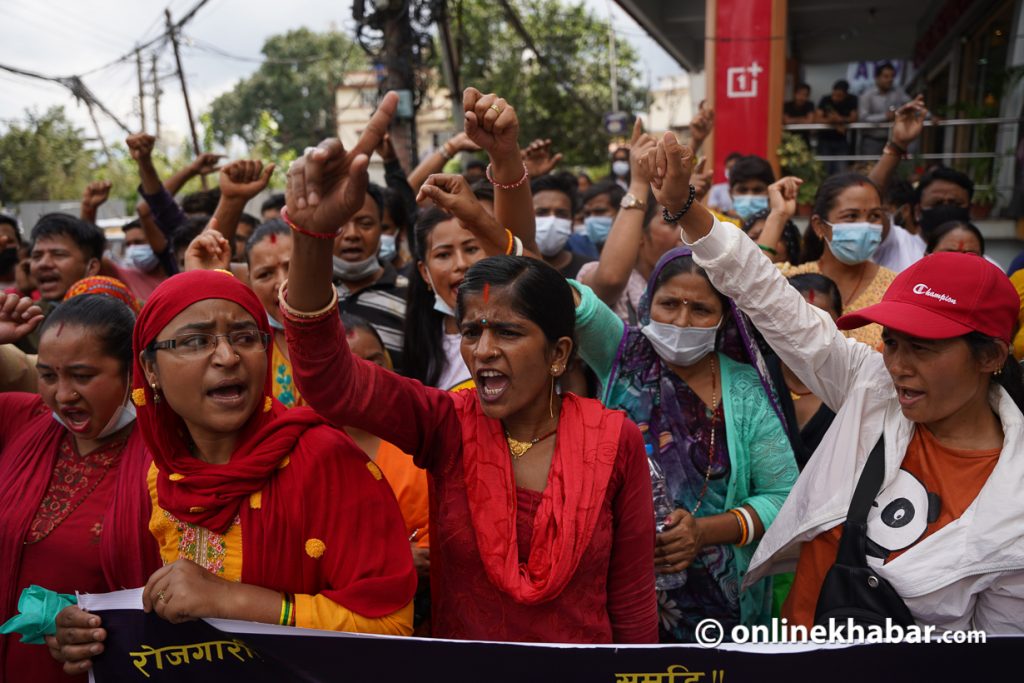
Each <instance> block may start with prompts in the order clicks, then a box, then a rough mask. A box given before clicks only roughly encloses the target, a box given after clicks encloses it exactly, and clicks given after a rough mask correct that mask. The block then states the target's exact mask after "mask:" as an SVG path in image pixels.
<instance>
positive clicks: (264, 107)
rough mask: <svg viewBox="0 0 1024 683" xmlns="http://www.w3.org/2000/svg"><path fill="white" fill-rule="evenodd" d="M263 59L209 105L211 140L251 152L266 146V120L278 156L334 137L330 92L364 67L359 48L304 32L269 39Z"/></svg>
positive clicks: (338, 37)
mask: <svg viewBox="0 0 1024 683" xmlns="http://www.w3.org/2000/svg"><path fill="white" fill-rule="evenodd" d="M263 55H264V57H265V61H264V62H263V63H262V64H260V67H259V68H258V69H257V70H256V72H255V73H253V74H252V75H251V76H249V77H248V78H245V79H242V80H240V81H239V82H238V83H237V84H236V85H235V87H234V88H232V89H231V90H230V91H228V92H226V93H224V94H223V95H221V96H220V97H218V98H217V99H215V100H214V101H213V103H212V104H211V105H210V110H209V116H208V119H207V120H208V121H209V129H210V130H212V131H213V137H214V139H215V140H216V141H217V142H219V143H221V144H225V145H226V144H227V143H228V142H229V141H230V140H231V138H232V137H233V136H235V135H237V136H238V137H240V138H241V139H242V140H244V141H245V143H246V144H248V145H249V147H250V148H251V149H256V148H257V147H260V146H265V143H266V131H267V125H268V121H267V117H268V116H269V118H270V120H271V121H272V122H273V124H275V125H276V144H278V145H280V150H281V152H284V151H288V150H290V151H293V152H301V151H302V150H303V149H304V148H305V147H306V146H308V145H315V144H317V143H318V142H320V141H321V140H323V139H324V138H326V137H332V136H334V135H337V130H336V125H335V116H334V92H335V89H336V88H337V86H338V85H340V83H341V79H342V77H343V75H344V73H345V72H346V71H351V70H353V69H360V68H365V67H366V59H365V56H364V54H363V51H362V49H361V48H360V47H359V45H357V44H356V43H354V42H353V41H352V40H350V39H349V38H348V37H346V36H344V35H342V34H341V33H338V32H329V33H316V32H314V31H310V30H309V29H304V28H303V29H298V30H295V31H289V32H288V33H284V34H280V35H276V36H271V37H270V38H268V39H267V41H266V42H265V43H264V44H263ZM281 152H279V153H278V154H277V155H275V156H280V154H281Z"/></svg>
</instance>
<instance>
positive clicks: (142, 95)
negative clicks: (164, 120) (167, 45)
mask: <svg viewBox="0 0 1024 683" xmlns="http://www.w3.org/2000/svg"><path fill="white" fill-rule="evenodd" d="M135 66H136V68H137V70H138V74H139V120H140V121H141V122H142V128H141V129H140V130H141V131H142V132H143V133H145V132H146V90H145V88H144V87H143V84H142V83H143V76H142V50H139V49H138V48H136V49H135Z"/></svg>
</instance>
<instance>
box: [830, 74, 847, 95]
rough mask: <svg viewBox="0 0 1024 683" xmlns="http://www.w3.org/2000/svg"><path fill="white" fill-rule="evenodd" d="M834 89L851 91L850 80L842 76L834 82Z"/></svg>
mask: <svg viewBox="0 0 1024 683" xmlns="http://www.w3.org/2000/svg"><path fill="white" fill-rule="evenodd" d="M832 89H833V90H842V91H843V92H845V93H848V92H850V82H849V81H848V80H846V79H845V78H840V79H839V80H838V81H836V82H835V83H833V84H832Z"/></svg>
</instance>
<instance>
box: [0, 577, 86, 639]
mask: <svg viewBox="0 0 1024 683" xmlns="http://www.w3.org/2000/svg"><path fill="white" fill-rule="evenodd" d="M77 604H78V598H76V597H75V596H74V595H67V594H66V593H54V592H53V591H51V590H47V589H46V588H43V587H42V586H29V587H28V588H26V589H25V590H23V591H21V597H19V598H18V612H19V614H16V615H14V616H13V617H11V618H10V619H8V620H7V623H5V624H4V625H3V626H0V633H3V634H8V633H20V634H21V642H23V643H28V644H29V645H42V644H43V636H52V635H53V634H54V633H56V632H57V623H56V622H57V615H58V614H60V611H61V610H62V609H64V608H65V607H68V606H70V605H77Z"/></svg>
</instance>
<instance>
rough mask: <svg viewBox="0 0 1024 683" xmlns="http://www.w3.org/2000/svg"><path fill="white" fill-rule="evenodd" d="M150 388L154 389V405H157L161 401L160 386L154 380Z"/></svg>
mask: <svg viewBox="0 0 1024 683" xmlns="http://www.w3.org/2000/svg"><path fill="white" fill-rule="evenodd" d="M150 388H151V389H152V390H153V405H156V404H158V403H160V388H159V387H158V386H157V385H156V382H153V384H152V385H150Z"/></svg>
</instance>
